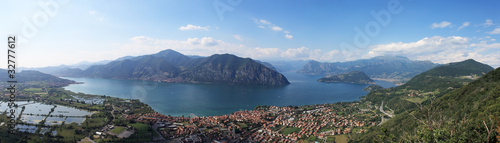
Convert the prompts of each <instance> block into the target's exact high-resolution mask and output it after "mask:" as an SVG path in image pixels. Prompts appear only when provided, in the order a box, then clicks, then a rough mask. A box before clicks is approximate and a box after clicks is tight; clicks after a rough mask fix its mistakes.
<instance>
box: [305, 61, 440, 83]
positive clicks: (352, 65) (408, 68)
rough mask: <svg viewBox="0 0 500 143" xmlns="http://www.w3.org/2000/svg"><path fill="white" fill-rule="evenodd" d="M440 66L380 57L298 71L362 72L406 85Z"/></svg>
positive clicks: (313, 63) (315, 65)
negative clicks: (415, 77)
mask: <svg viewBox="0 0 500 143" xmlns="http://www.w3.org/2000/svg"><path fill="white" fill-rule="evenodd" d="M437 65H438V64H435V63H432V62H430V61H413V60H410V59H408V58H406V57H401V56H379V57H374V58H371V59H361V60H355V61H348V62H334V63H329V62H324V63H320V62H318V61H310V62H308V63H307V64H306V65H305V66H304V67H303V68H302V69H300V70H299V71H297V72H298V73H302V74H309V75H334V74H340V73H346V72H350V71H362V72H364V73H366V74H367V75H368V76H369V77H370V78H376V79H386V80H388V81H391V80H392V81H391V82H393V83H405V82H406V81H408V80H410V79H411V78H412V77H414V76H416V75H417V74H419V73H422V72H424V71H427V70H429V69H431V68H433V67H436V66H437Z"/></svg>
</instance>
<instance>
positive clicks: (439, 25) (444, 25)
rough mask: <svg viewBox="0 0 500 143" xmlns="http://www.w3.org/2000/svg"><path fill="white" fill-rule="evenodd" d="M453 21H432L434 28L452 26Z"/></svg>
mask: <svg viewBox="0 0 500 143" xmlns="http://www.w3.org/2000/svg"><path fill="white" fill-rule="evenodd" d="M450 25H451V23H450V22H448V21H443V22H441V23H432V25H431V28H432V29H434V28H445V27H448V26H450Z"/></svg>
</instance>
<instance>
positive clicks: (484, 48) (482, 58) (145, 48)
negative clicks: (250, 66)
mask: <svg viewBox="0 0 500 143" xmlns="http://www.w3.org/2000/svg"><path fill="white" fill-rule="evenodd" d="M486 38H487V37H486ZM474 40H477V39H470V38H467V37H460V36H450V37H440V36H434V37H428V38H423V39H420V40H418V41H416V42H409V43H403V42H397V43H389V44H382V45H375V46H371V47H369V48H370V50H369V51H366V50H361V49H348V50H336V49H332V50H324V49H310V48H308V47H304V46H302V47H294V48H287V49H280V48H275V47H270V48H262V47H248V46H246V45H242V44H234V43H227V42H224V41H222V40H217V39H215V38H212V37H203V38H189V39H186V40H184V41H183V40H162V39H153V38H149V37H145V36H138V37H133V38H131V43H129V44H125V45H122V46H120V48H119V49H117V50H115V51H108V52H103V53H100V54H102V55H100V56H105V55H106V54H109V55H120V56H124V55H134V56H137V55H144V54H153V53H156V52H159V51H161V50H165V49H173V50H176V51H179V52H181V53H183V54H186V55H200V56H210V55H212V54H223V53H230V54H234V55H237V56H240V57H250V58H254V59H259V60H298V59H302V60H317V61H328V62H334V61H351V60H356V59H360V58H372V57H375V56H382V55H399V56H405V57H408V58H410V59H412V60H430V61H432V62H437V63H449V62H458V61H463V60H466V59H475V60H477V61H479V62H483V63H486V64H489V65H500V56H499V55H500V43H489V42H491V38H487V39H483V41H481V42H479V43H471V41H474ZM90 53H91V52H90ZM120 56H116V58H118V57H120Z"/></svg>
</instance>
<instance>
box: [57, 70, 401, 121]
mask: <svg viewBox="0 0 500 143" xmlns="http://www.w3.org/2000/svg"><path fill="white" fill-rule="evenodd" d="M283 75H285V76H286V77H287V79H288V80H289V81H290V83H291V84H290V85H287V86H283V87H266V86H255V85H224V84H190V83H159V82H152V81H142V80H116V79H99V78H74V77H64V78H66V79H70V80H74V81H77V82H84V83H83V84H72V85H69V86H66V87H65V89H67V90H71V91H73V92H82V93H87V94H96V95H106V96H112V97H119V98H126V99H140V101H142V102H144V103H146V104H148V105H149V106H151V107H152V108H153V109H154V110H155V111H157V112H159V113H161V114H164V115H172V116H181V115H185V116H193V115H195V116H214V115H223V114H229V113H232V112H235V111H240V110H251V109H253V108H254V107H256V106H257V105H274V106H288V105H293V106H297V105H312V104H324V103H335V102H347V101H355V100H359V97H361V96H365V95H366V94H367V93H368V92H366V91H363V88H365V87H367V86H368V85H367V84H350V83H323V82H317V81H316V80H317V79H319V78H321V76H311V75H303V74H298V73H293V72H285V73H283ZM376 82H377V84H379V85H381V86H384V87H392V86H395V85H394V84H392V83H389V82H384V81H376Z"/></svg>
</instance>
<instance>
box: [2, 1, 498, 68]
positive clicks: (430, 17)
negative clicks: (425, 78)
mask: <svg viewBox="0 0 500 143" xmlns="http://www.w3.org/2000/svg"><path fill="white" fill-rule="evenodd" d="M2 3H3V4H2V5H1V6H0V12H1V13H2V14H0V18H1V19H2V23H0V34H1V35H4V36H5V37H6V36H7V35H9V34H16V35H18V36H19V37H21V38H22V39H21V41H20V42H21V43H20V46H19V47H20V48H18V61H19V65H20V66H23V67H44V66H55V65H60V64H74V63H78V62H81V61H91V62H95V61H100V60H112V59H116V58H119V57H122V56H127V55H132V56H137V55H144V54H152V53H156V52H159V51H161V50H165V49H174V50H176V51H179V52H181V53H183V54H187V55H202V56H209V55H212V54H217V53H230V54H235V55H238V56H241V57H251V58H254V59H259V60H268V61H269V60H318V61H328V62H334V61H349V60H356V59H362V58H371V57H374V56H380V55H401V56H406V57H408V58H410V59H413V60H430V61H433V62H437V63H448V62H457V61H462V60H465V59H470V58H472V59H475V60H477V61H480V62H484V63H487V64H489V65H492V66H494V67H498V66H500V43H499V42H498V41H497V39H498V40H500V15H499V13H500V9H498V6H500V1H494V0H490V1H431V0H382V1H371V0H359V1H352V0H335V1H326V0H324V1H305V0H275V1H267V0H229V1H227V0H203V1H202V0H182V1H180V0H178V1H171V0H168V1H131V0H128V1H117V0H110V1H66V0H64V1H53V0H40V1H28V2H26V1H23V2H20V1H15V0H6V1H2ZM214 5H216V6H214ZM47 7H48V8H47ZM391 10H392V11H391ZM218 11H219V13H218ZM221 11H222V12H221ZM372 13H377V14H381V13H384V14H388V15H390V19H388V17H386V16H385V15H384V16H380V19H382V22H380V21H377V19H378V18H377V17H376V16H375V17H374V16H373V14H372ZM29 25H32V26H31V27H30V26H29ZM27 27H28V28H27ZM367 27H368V29H366V28H367ZM30 28H31V29H30ZM27 29H30V30H27ZM32 29H35V30H34V31H36V32H33V30H32ZM357 29H358V30H357ZM360 35H361V36H360ZM363 35H364V36H363ZM360 37H362V38H360ZM363 37H364V38H363ZM360 39H361V40H360ZM346 45H349V46H346ZM0 52H2V53H1V55H2V57H3V56H5V57H6V55H7V54H6V52H5V51H4V50H1V51H0ZM2 67H6V66H4V65H2Z"/></svg>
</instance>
